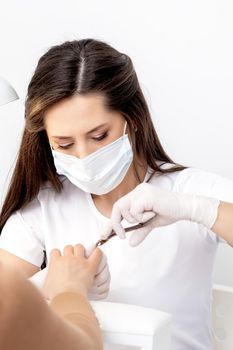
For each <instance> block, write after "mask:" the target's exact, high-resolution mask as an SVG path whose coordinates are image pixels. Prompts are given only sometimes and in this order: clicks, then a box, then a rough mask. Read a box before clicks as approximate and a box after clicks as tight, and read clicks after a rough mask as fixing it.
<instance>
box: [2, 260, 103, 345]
mask: <svg viewBox="0 0 233 350" xmlns="http://www.w3.org/2000/svg"><path fill="white" fill-rule="evenodd" d="M0 271H1V283H0V291H1V305H0V306H1V313H0V325H1V327H0V349H4V350H12V349H14V350H31V349H34V350H39V349H43V350H51V349H54V350H64V349H66V350H102V349H103V346H102V338H101V332H100V329H99V327H98V322H97V320H96V318H95V315H94V313H93V311H92V309H91V306H90V305H89V303H88V301H87V300H86V299H85V298H84V297H83V296H81V295H79V294H77V295H76V294H73V295H69V294H65V293H63V294H60V295H58V296H57V297H56V298H54V300H53V301H52V303H51V307H49V305H48V304H47V303H46V301H45V300H44V299H43V297H42V295H41V293H40V292H39V290H38V289H36V288H35V287H34V286H33V285H32V284H31V283H30V282H29V281H27V280H26V279H25V278H24V276H22V275H21V274H20V273H18V272H17V271H15V272H14V271H11V270H10V269H5V268H1V266H0Z"/></svg>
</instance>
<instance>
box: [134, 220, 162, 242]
mask: <svg viewBox="0 0 233 350" xmlns="http://www.w3.org/2000/svg"><path fill="white" fill-rule="evenodd" d="M157 226H158V216H157V215H156V216H155V217H154V219H151V220H149V222H148V224H145V225H144V226H143V227H142V228H140V229H137V230H135V231H134V232H133V234H132V235H131V237H130V240H129V244H130V245H131V247H136V246H138V245H139V244H140V243H141V242H142V241H144V239H145V238H146V237H147V236H148V234H149V233H150V232H151V231H152V230H153V228H155V227H157Z"/></svg>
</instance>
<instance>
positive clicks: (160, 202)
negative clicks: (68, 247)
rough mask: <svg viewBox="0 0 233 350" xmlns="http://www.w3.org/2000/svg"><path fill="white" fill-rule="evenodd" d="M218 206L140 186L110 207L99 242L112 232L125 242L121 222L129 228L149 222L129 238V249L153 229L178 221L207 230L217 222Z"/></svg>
mask: <svg viewBox="0 0 233 350" xmlns="http://www.w3.org/2000/svg"><path fill="white" fill-rule="evenodd" d="M219 203H220V202H219V200H217V199H213V198H208V197H203V196H198V195H189V194H182V193H177V192H171V191H166V190H163V189H160V188H158V187H155V186H153V185H151V184H148V183H141V184H140V185H138V186H137V187H136V188H135V189H134V190H133V191H131V192H130V193H128V194H127V195H125V196H124V197H122V198H120V199H119V200H118V201H117V202H116V203H115V204H114V206H113V210H112V215H111V219H110V224H109V225H108V227H107V229H106V231H105V233H104V235H103V236H102V237H101V238H106V237H107V236H108V235H109V234H110V232H111V231H112V229H113V230H114V231H115V232H116V234H117V235H118V236H119V237H120V238H125V231H124V228H123V226H122V224H121V221H122V219H126V220H127V221H128V222H129V223H132V224H135V223H144V222H146V221H148V220H149V222H148V223H147V224H145V226H143V227H142V228H139V229H137V230H135V232H134V233H133V234H132V235H131V237H130V241H129V243H130V245H131V246H137V245H138V244H139V243H141V242H142V241H143V240H144V239H145V237H146V236H147V235H148V234H149V233H150V231H151V230H152V229H154V228H155V227H159V226H166V225H170V224H172V223H174V222H176V221H179V220H190V221H193V222H196V223H199V224H202V225H204V226H206V227H207V228H208V229H210V228H211V227H212V226H213V224H214V222H215V220H216V218H217V212H218V205H219Z"/></svg>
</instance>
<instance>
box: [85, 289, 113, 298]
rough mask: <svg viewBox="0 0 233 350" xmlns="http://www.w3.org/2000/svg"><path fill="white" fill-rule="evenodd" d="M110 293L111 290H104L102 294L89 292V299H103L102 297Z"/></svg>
mask: <svg viewBox="0 0 233 350" xmlns="http://www.w3.org/2000/svg"><path fill="white" fill-rule="evenodd" d="M108 293H109V291H106V292H104V293H102V294H92V293H89V294H88V299H89V300H102V299H105V298H107V296H108Z"/></svg>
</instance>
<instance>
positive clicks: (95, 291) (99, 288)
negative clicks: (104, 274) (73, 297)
mask: <svg viewBox="0 0 233 350" xmlns="http://www.w3.org/2000/svg"><path fill="white" fill-rule="evenodd" d="M109 286H110V282H109V281H107V282H105V283H104V284H102V285H101V286H93V288H91V290H90V293H91V294H102V293H104V292H106V291H108V290H109Z"/></svg>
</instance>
